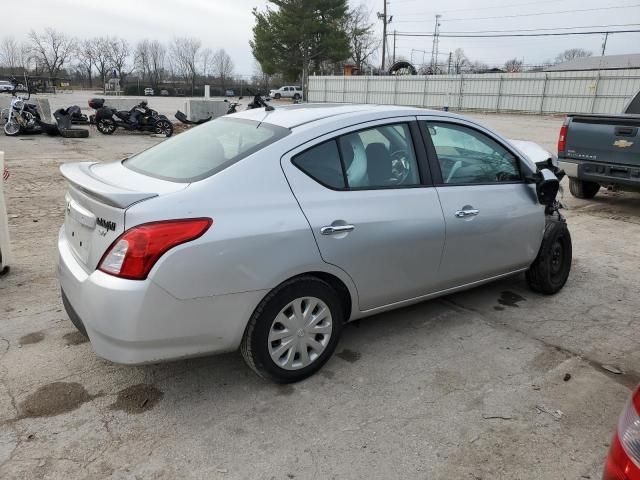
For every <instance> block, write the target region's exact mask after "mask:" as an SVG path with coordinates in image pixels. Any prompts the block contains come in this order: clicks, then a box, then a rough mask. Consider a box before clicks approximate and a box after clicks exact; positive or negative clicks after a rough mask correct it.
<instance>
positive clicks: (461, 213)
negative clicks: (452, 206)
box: [456, 208, 480, 218]
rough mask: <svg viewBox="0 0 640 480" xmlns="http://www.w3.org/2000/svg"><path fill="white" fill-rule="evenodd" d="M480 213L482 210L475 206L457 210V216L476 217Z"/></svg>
mask: <svg viewBox="0 0 640 480" xmlns="http://www.w3.org/2000/svg"><path fill="white" fill-rule="evenodd" d="M479 213H480V210H476V209H475V208H467V209H465V210H458V211H456V217H458V218H465V217H475V216H476V215H478V214H479Z"/></svg>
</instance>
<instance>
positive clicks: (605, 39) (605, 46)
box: [602, 32, 609, 57]
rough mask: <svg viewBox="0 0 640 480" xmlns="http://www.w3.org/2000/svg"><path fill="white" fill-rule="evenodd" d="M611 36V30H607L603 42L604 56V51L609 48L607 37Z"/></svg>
mask: <svg viewBox="0 0 640 480" xmlns="http://www.w3.org/2000/svg"><path fill="white" fill-rule="evenodd" d="M608 38H609V32H605V34H604V42H602V56H603V57H604V52H605V51H606V50H607V39H608Z"/></svg>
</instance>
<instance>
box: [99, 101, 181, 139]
mask: <svg viewBox="0 0 640 480" xmlns="http://www.w3.org/2000/svg"><path fill="white" fill-rule="evenodd" d="M89 107H91V108H93V109H94V110H96V114H95V116H94V122H95V125H96V128H97V129H98V131H99V132H100V133H102V134H104V135H111V134H112V133H113V132H115V131H116V130H117V129H118V127H120V128H124V129H125V130H138V131H143V132H153V133H156V134H159V135H164V136H165V137H170V136H171V135H172V134H173V124H172V123H171V122H170V121H169V119H168V118H167V117H166V116H165V115H160V114H158V112H157V111H155V110H152V109H150V108H148V106H147V102H146V101H145V100H143V101H142V102H140V103H139V104H138V105H136V106H135V107H133V108H132V109H131V110H116V109H114V108H111V107H108V106H105V104H104V98H92V99H91V100H89Z"/></svg>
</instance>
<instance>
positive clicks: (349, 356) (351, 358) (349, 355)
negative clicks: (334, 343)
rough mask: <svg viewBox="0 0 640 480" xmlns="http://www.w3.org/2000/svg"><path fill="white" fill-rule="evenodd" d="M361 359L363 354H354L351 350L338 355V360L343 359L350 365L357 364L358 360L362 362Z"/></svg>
mask: <svg viewBox="0 0 640 480" xmlns="http://www.w3.org/2000/svg"><path fill="white" fill-rule="evenodd" d="M360 357H362V354H361V353H360V352H354V351H353V350H349V349H347V348H345V349H344V350H342V351H341V352H340V353H338V358H341V359H342V360H344V361H346V362H349V363H355V362H357V361H358V360H360Z"/></svg>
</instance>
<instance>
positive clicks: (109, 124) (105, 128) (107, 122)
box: [96, 118, 118, 135]
mask: <svg viewBox="0 0 640 480" xmlns="http://www.w3.org/2000/svg"><path fill="white" fill-rule="evenodd" d="M96 128H97V129H98V131H99V132H100V133H102V134H104V135H111V134H112V133H113V132H115V131H116V128H118V126H117V125H116V122H114V121H113V120H111V119H110V118H103V119H101V120H98V121H97V122H96Z"/></svg>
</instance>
